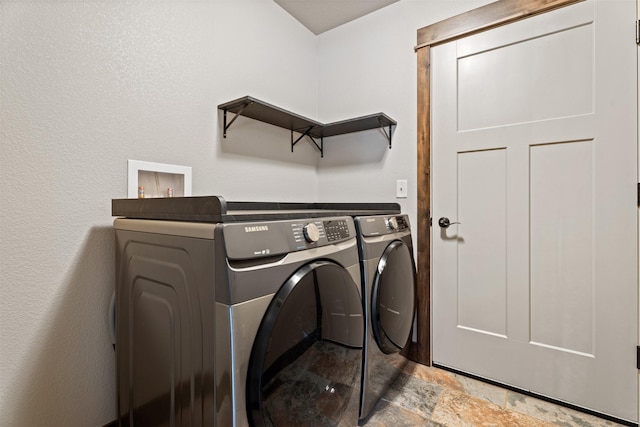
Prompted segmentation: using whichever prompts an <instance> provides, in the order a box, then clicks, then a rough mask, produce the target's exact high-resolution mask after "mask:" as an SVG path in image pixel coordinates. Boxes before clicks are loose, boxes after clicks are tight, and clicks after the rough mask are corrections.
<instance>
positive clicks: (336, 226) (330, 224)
mask: <svg viewBox="0 0 640 427" xmlns="http://www.w3.org/2000/svg"><path fill="white" fill-rule="evenodd" d="M323 224H324V230H325V233H326V235H327V240H328V241H330V242H335V241H338V240H343V239H347V238H349V237H350V236H351V235H350V233H349V225H348V224H347V221H346V220H344V219H339V220H335V221H323Z"/></svg>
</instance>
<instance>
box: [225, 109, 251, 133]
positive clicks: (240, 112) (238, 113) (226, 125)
mask: <svg viewBox="0 0 640 427" xmlns="http://www.w3.org/2000/svg"><path fill="white" fill-rule="evenodd" d="M251 104H253V102H247V103H246V104H244V105H243V106H242V108H241V109H240V110H239V111H238V112H237V113H236V115H235V116H233V118H232V119H231V121H230V122H229V123H227V110H224V118H223V123H222V126H223V131H222V137H223V138H226V137H227V129H229V127H230V126H231V125H232V124H233V122H235V121H236V119H237V118H238V116H241V115H242V112H243V111H244V109H245V108H247V107H248V106H249V105H251Z"/></svg>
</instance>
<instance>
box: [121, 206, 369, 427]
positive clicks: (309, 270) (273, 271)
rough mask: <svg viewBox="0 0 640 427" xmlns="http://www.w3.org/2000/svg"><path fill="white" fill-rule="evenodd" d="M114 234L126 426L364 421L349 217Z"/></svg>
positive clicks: (132, 226)
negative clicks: (359, 407)
mask: <svg viewBox="0 0 640 427" xmlns="http://www.w3.org/2000/svg"><path fill="white" fill-rule="evenodd" d="M157 203H160V202H157ZM162 203H165V202H162ZM166 203H169V202H166ZM163 215H164V214H163ZM114 225H115V228H116V243H117V251H116V265H117V286H116V319H117V338H116V340H117V345H116V349H117V361H118V363H117V371H118V374H117V377H118V391H119V392H118V415H119V422H120V425H128V426H138V425H140V426H141V425H159V426H160V425H176V426H180V425H195V426H200V425H219V426H247V425H255V426H262V425H269V426H271V425H274V426H284V425H302V424H308V425H309V424H310V425H338V424H339V423H340V422H341V421H342V422H344V423H346V424H347V425H349V424H351V423H352V422H354V421H355V417H356V415H355V411H349V410H348V409H349V408H353V407H357V405H358V403H359V399H360V383H361V368H362V347H363V343H364V313H363V308H362V293H361V280H360V279H361V277H360V263H359V254H358V247H357V239H356V231H355V226H354V222H353V219H352V218H351V217H350V216H340V217H326V218H309V219H283V220H270V221H247V222H229V223H195V222H182V221H162V220H145V219H124V218H121V219H116V220H115V222H114ZM345 417H350V418H348V419H346V420H345V419H344V418H345Z"/></svg>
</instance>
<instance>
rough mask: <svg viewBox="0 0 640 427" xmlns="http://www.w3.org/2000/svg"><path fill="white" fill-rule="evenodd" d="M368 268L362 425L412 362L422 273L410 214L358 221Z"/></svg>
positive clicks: (362, 257)
mask: <svg viewBox="0 0 640 427" xmlns="http://www.w3.org/2000/svg"><path fill="white" fill-rule="evenodd" d="M355 223H356V228H357V230H358V245H359V250H360V260H361V267H362V289H363V295H364V299H363V306H364V310H365V319H366V321H365V342H364V351H363V360H362V392H361V393H362V396H361V401H360V411H359V417H358V422H359V424H362V423H364V422H366V420H367V419H368V418H369V416H370V415H371V413H372V411H373V409H374V407H375V406H376V404H377V403H378V401H379V400H380V398H381V397H382V396H383V395H384V394H385V392H386V391H387V390H388V389H389V387H390V386H391V384H392V383H393V382H394V381H395V380H396V379H397V377H398V375H399V374H400V372H401V371H402V369H403V368H404V366H405V365H406V363H407V359H406V358H405V357H404V356H402V355H401V354H400V353H401V352H402V350H403V349H404V348H405V347H406V346H407V345H408V344H409V340H410V339H411V330H412V325H413V320H414V316H415V304H416V303H415V298H416V296H415V294H416V269H415V263H414V260H413V245H412V240H411V227H410V225H409V217H408V216H407V215H376V216H364V217H356V218H355Z"/></svg>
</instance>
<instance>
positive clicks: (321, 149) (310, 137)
mask: <svg viewBox="0 0 640 427" xmlns="http://www.w3.org/2000/svg"><path fill="white" fill-rule="evenodd" d="M314 127H315V126H309V127H308V128H306V129H305V130H304V131H302V129H300V130H295V131H294V130H293V129H291V152H292V153H293V146H294V145H296V144H297V143H298V142H300V140H301V139H302V138H304V137H305V136H306V137H308V138H309V140H310V141H311V142H312V143H313V145H315V146H316V147H317V148H318V150H320V157H324V137H322V136H321V137H320V145H318V143H317V142H316V140H315V138H314V137H312V136H311V135H309V132H311V130H312V129H313V128H314ZM301 131H302V134H301V135H300V136H299V137H298V139H296V140H295V141H294V140H293V132H301Z"/></svg>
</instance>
